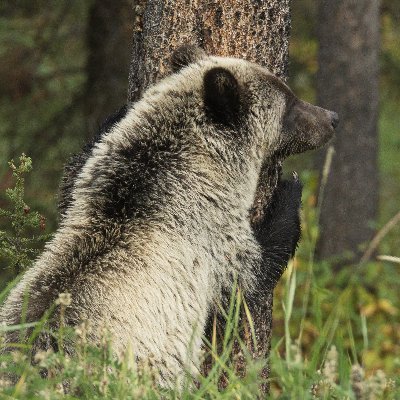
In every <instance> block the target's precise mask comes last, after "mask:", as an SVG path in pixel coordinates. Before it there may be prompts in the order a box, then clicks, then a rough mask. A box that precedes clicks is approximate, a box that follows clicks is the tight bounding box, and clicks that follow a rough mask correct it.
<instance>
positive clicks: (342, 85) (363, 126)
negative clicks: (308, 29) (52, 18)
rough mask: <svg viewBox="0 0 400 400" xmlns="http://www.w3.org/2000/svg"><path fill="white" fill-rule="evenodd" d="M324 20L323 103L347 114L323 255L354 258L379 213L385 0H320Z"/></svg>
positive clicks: (325, 217) (324, 214) (327, 207)
mask: <svg viewBox="0 0 400 400" xmlns="http://www.w3.org/2000/svg"><path fill="white" fill-rule="evenodd" d="M317 21H318V27H317V32H318V39H319V53H318V64H319V71H318V74H317V99H318V104H320V105H321V106H322V107H325V108H328V109H332V110H335V111H337V112H338V113H339V116H340V121H341V122H340V125H339V127H338V129H337V135H336V139H335V140H334V146H335V154H334V156H333V160H332V166H331V170H330V174H329V178H328V183H327V186H326V188H325V195H324V199H323V206H322V210H321V220H320V229H321V236H320V240H319V245H318V255H319V257H320V258H325V259H326V258H330V257H334V256H336V257H338V256H346V257H347V258H350V259H354V257H357V256H359V254H360V250H361V249H362V245H363V244H365V243H366V242H368V241H370V240H371V238H372V235H373V233H374V228H375V223H376V221H377V216H378V195H379V186H378V129H377V122H378V99H379V90H378V84H379V81H378V53H379V0H360V1H353V0H338V1H329V0H320V2H319V16H318V18H317ZM321 158H322V157H321ZM319 165H321V159H320V160H319Z"/></svg>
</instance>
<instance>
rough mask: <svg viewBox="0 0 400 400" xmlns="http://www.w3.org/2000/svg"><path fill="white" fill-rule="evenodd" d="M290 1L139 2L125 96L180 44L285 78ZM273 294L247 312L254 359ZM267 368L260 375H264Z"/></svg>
mask: <svg viewBox="0 0 400 400" xmlns="http://www.w3.org/2000/svg"><path fill="white" fill-rule="evenodd" d="M289 3H290V0H259V1H251V0H219V1H211V2H199V1H195V0H191V1H187V0H175V1H172V0H148V1H146V0H142V1H138V3H137V6H136V13H137V15H136V19H135V26H134V37H133V54H132V62H131V67H130V76H129V91H128V98H129V100H130V101H135V100H137V99H139V98H140V96H141V94H142V93H143V91H144V90H145V89H146V88H147V87H148V86H149V85H151V84H153V83H154V82H156V81H157V80H159V79H160V78H161V77H163V76H165V75H166V74H168V73H169V72H170V67H169V60H170V57H171V54H172V52H173V50H174V49H176V48H177V47H179V46H180V45H182V44H187V43H190V44H197V45H198V46H199V47H202V48H203V49H204V50H205V51H206V52H207V53H208V54H211V55H219V56H231V57H238V58H244V59H247V60H249V61H253V62H256V63H258V64H261V65H263V66H265V67H267V68H268V69H269V70H270V71H271V72H273V73H274V74H276V75H277V76H279V77H280V78H282V79H286V78H287V66H288V41H289V33H290V9H289ZM279 168H280V167H279V166H278V165H274V166H271V165H270V166H268V168H265V169H264V171H263V173H262V175H261V178H260V183H259V189H258V191H257V195H256V199H255V202H254V210H253V215H252V216H251V221H252V223H256V222H257V219H258V218H259V216H258V212H259V210H260V209H261V207H262V205H264V204H268V201H269V200H270V198H271V195H272V193H273V190H274V189H275V187H276V184H277V176H278V172H279ZM272 295H273V293H272V290H271V291H270V292H268V293H265V294H264V295H263V296H262V297H260V299H259V301H258V303H257V304H256V305H255V306H254V307H253V308H252V309H251V310H250V311H251V313H252V317H253V319H254V325H255V331H256V336H257V339H258V348H257V349H254V348H253V347H252V344H251V343H250V342H251V338H249V339H248V340H246V341H247V344H248V347H249V349H250V351H251V352H252V354H253V356H254V357H255V358H266V357H267V356H268V354H269V349H270V338H271V322H272ZM268 372H269V371H268V367H267V366H266V367H265V369H264V371H263V377H265V378H266V377H267V376H268ZM264 389H266V386H265V387H264Z"/></svg>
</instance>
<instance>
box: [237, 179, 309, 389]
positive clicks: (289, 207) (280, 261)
mask: <svg viewBox="0 0 400 400" xmlns="http://www.w3.org/2000/svg"><path fill="white" fill-rule="evenodd" d="M267 188H268V187H267ZM269 190H270V189H269ZM301 193H302V185H301V183H300V181H299V179H298V177H297V174H295V173H294V174H293V178H292V179H291V180H280V179H279V178H278V181H277V185H276V189H275V191H274V192H273V194H272V197H271V199H270V201H269V202H268V204H264V206H263V207H262V208H261V212H259V214H258V215H259V216H261V217H260V218H257V219H253V220H252V226H253V230H254V235H255V237H256V238H257V241H258V242H259V244H260V246H261V250H262V263H261V265H260V267H259V268H258V269H257V270H256V271H254V273H255V274H256V287H255V289H254V290H253V291H252V292H251V293H246V294H245V300H246V302H247V305H248V308H249V311H250V315H251V318H252V320H253V327H254V333H255V337H256V341H257V342H256V344H257V345H256V346H254V343H253V340H252V335H251V334H249V332H250V325H249V322H248V320H247V316H246V315H244V314H243V313H242V329H243V331H242V334H241V337H242V338H243V340H244V342H245V344H246V347H247V349H248V350H249V351H250V354H251V355H252V357H253V359H256V360H265V361H266V357H267V355H268V354H269V348H270V335H271V331H272V315H271V314H270V313H268V312H266V310H269V309H272V299H273V289H274V287H275V285H276V284H277V282H278V280H279V278H280V277H281V275H282V273H283V271H284V270H285V268H286V265H287V263H288V261H289V259H290V258H291V257H293V255H294V253H295V250H296V247H297V243H298V241H299V239H300V207H301ZM236 352H237V353H239V354H240V353H241V352H240V350H239V349H236ZM239 364H242V365H239V367H241V369H242V370H243V373H245V361H244V359H243V358H242V359H241V357H239ZM268 377H269V364H268V363H267V362H265V364H264V367H263V369H262V371H261V378H264V379H265V380H264V382H263V383H262V385H261V391H262V393H268V392H269V384H268V381H267V378H268Z"/></svg>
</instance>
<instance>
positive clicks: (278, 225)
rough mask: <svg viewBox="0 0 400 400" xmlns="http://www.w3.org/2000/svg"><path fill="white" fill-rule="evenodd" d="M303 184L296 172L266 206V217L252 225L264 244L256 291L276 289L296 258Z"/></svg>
mask: <svg viewBox="0 0 400 400" xmlns="http://www.w3.org/2000/svg"><path fill="white" fill-rule="evenodd" d="M301 193H302V185H301V183H300V181H299V179H298V176H297V174H296V173H293V178H292V179H291V180H282V181H279V182H278V185H277V187H276V189H275V191H274V193H273V195H272V198H271V201H270V203H269V204H268V205H267V206H265V208H264V212H263V217H262V219H261V220H260V221H258V222H256V223H253V230H254V235H255V237H256V238H257V241H258V242H259V244H260V245H261V249H262V255H263V261H262V266H261V268H260V269H259V270H258V271H256V273H257V292H261V293H263V292H264V291H265V290H267V289H273V288H274V287H275V285H276V284H277V282H278V280H279V278H280V277H281V275H282V273H283V271H284V270H285V268H286V265H287V263H288V261H289V259H290V258H291V257H293V255H294V253H295V251H296V247H297V244H298V241H299V239H300V233H301V230H300V207H301Z"/></svg>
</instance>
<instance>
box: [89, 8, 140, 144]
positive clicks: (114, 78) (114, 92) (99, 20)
mask: <svg viewBox="0 0 400 400" xmlns="http://www.w3.org/2000/svg"><path fill="white" fill-rule="evenodd" d="M132 19H133V9H132V2H131V1H129V0H119V1H117V2H116V1H115V0H95V1H94V2H93V3H92V5H91V7H90V9H89V15H88V24H87V28H86V43H87V51H88V55H87V63H86V76H87V78H86V90H85V99H84V101H83V104H84V109H85V121H86V127H87V129H86V138H88V137H91V135H92V133H93V132H94V131H95V130H96V129H97V128H98V127H99V126H100V125H101V123H102V122H103V121H104V120H105V119H106V118H107V116H109V115H110V114H112V113H113V112H114V111H116V110H118V109H119V108H120V107H121V106H122V104H124V103H125V101H126V100H125V99H126V91H127V87H128V70H129V60H130V51H127V49H128V48H129V45H130V43H131V40H132V26H133V24H132Z"/></svg>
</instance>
